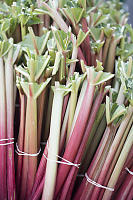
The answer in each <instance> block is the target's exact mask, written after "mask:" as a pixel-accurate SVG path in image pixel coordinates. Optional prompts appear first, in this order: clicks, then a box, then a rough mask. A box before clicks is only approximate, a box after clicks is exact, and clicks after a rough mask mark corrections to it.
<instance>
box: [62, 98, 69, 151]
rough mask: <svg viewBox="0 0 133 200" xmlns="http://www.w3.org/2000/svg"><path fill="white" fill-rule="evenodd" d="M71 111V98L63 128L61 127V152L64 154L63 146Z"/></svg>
mask: <svg viewBox="0 0 133 200" xmlns="http://www.w3.org/2000/svg"><path fill="white" fill-rule="evenodd" d="M69 110H70V98H69V100H68V104H67V108H66V112H65V116H64V119H63V123H62V127H61V138H60V150H59V152H62V150H63V146H64V144H65V139H66V133H67V125H68V116H69Z"/></svg>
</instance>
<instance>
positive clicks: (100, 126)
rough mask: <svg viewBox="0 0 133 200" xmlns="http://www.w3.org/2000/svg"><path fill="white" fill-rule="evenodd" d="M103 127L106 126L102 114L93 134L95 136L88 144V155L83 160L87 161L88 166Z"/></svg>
mask: <svg viewBox="0 0 133 200" xmlns="http://www.w3.org/2000/svg"><path fill="white" fill-rule="evenodd" d="M105 128H106V118H105V116H104V117H103V119H102V121H101V123H100V125H99V126H98V128H97V131H96V134H95V138H94V140H92V142H91V144H90V147H89V149H88V152H89V154H88V156H87V158H86V161H85V162H87V163H88V166H89V164H90V162H91V159H92V158H93V155H94V153H95V151H96V149H97V146H98V144H99V142H100V140H101V138H102V135H103V133H104V130H105ZM86 170H87V169H86ZM86 170H85V171H86Z"/></svg>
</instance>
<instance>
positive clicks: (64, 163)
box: [43, 142, 80, 168]
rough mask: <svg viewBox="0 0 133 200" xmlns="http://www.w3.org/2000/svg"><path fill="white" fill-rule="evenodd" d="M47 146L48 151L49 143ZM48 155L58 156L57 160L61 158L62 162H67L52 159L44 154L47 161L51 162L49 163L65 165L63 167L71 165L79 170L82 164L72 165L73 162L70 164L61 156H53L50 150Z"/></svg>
mask: <svg viewBox="0 0 133 200" xmlns="http://www.w3.org/2000/svg"><path fill="white" fill-rule="evenodd" d="M46 145H47V146H46V148H47V149H48V142H47V144H46ZM48 153H50V154H51V155H53V156H56V157H57V158H60V159H61V160H64V161H65V162H63V161H59V160H53V159H50V158H48V157H47V156H46V155H45V154H44V153H43V156H44V157H45V158H46V160H49V161H51V162H56V163H59V164H63V165H71V166H74V167H77V168H79V166H80V164H78V163H72V162H70V161H69V160H66V159H65V158H62V157H61V156H59V155H54V154H52V153H51V152H49V149H48Z"/></svg>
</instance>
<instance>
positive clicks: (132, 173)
mask: <svg viewBox="0 0 133 200" xmlns="http://www.w3.org/2000/svg"><path fill="white" fill-rule="evenodd" d="M125 170H127V172H128V173H129V174H131V175H132V176H133V172H132V171H130V170H129V169H128V168H127V167H126V168H125Z"/></svg>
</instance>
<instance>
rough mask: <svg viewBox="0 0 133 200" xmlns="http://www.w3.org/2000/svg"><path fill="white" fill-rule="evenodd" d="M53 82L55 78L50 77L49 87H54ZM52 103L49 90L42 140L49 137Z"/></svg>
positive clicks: (51, 92) (51, 95)
mask: <svg viewBox="0 0 133 200" xmlns="http://www.w3.org/2000/svg"><path fill="white" fill-rule="evenodd" d="M54 82H55V77H52V80H51V86H53V85H54ZM52 102H53V91H52V89H51V88H50V92H49V101H48V109H47V115H46V117H47V123H46V124H45V127H44V140H47V139H48V136H49V130H50V121H51V111H52Z"/></svg>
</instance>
